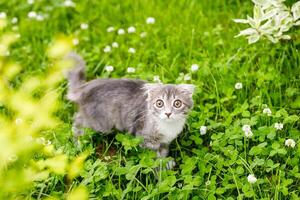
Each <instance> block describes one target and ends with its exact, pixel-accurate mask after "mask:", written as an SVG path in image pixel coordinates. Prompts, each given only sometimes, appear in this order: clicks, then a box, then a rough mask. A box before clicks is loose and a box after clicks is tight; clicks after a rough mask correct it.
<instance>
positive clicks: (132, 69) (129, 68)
mask: <svg viewBox="0 0 300 200" xmlns="http://www.w3.org/2000/svg"><path fill="white" fill-rule="evenodd" d="M134 72H135V68H134V67H128V68H127V73H134Z"/></svg>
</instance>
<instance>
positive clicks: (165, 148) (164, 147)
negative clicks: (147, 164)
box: [156, 143, 176, 169]
mask: <svg viewBox="0 0 300 200" xmlns="http://www.w3.org/2000/svg"><path fill="white" fill-rule="evenodd" d="M156 154H157V157H163V158H165V157H167V156H168V155H169V144H166V143H162V144H160V147H159V149H158V150H157V151H156ZM175 166H176V163H175V161H174V160H170V161H169V162H168V163H167V166H166V167H167V169H173V168H174V167H175Z"/></svg>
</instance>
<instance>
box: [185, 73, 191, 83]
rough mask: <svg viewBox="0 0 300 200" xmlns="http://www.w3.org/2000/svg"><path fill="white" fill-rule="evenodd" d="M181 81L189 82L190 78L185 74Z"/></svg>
mask: <svg viewBox="0 0 300 200" xmlns="http://www.w3.org/2000/svg"><path fill="white" fill-rule="evenodd" d="M183 80H185V81H190V80H191V76H190V75H189V74H186V75H184V77H183Z"/></svg>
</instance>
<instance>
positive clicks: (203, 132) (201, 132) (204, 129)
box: [200, 126, 207, 135]
mask: <svg viewBox="0 0 300 200" xmlns="http://www.w3.org/2000/svg"><path fill="white" fill-rule="evenodd" d="M206 132H207V126H201V127H200V135H205V134H206Z"/></svg>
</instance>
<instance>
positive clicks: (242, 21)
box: [233, 19, 249, 24]
mask: <svg viewBox="0 0 300 200" xmlns="http://www.w3.org/2000/svg"><path fill="white" fill-rule="evenodd" d="M233 21H234V22H235V23H242V24H248V23H249V21H248V20H247V19H233Z"/></svg>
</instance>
